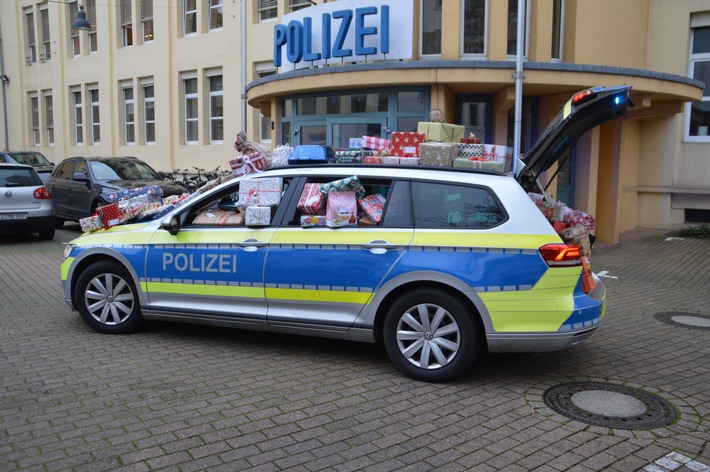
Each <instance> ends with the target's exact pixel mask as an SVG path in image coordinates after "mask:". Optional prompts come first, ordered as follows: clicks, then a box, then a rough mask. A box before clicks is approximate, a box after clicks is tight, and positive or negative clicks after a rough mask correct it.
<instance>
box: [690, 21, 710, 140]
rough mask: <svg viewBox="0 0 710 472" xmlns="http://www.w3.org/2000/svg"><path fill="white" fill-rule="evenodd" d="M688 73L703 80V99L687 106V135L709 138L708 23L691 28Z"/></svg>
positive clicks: (709, 36) (709, 29)
mask: <svg viewBox="0 0 710 472" xmlns="http://www.w3.org/2000/svg"><path fill="white" fill-rule="evenodd" d="M692 32H693V37H692V45H691V52H690V75H691V77H693V78H694V79H697V80H701V81H703V82H705V89H704V90H703V99H702V101H700V102H694V103H690V104H688V106H687V109H688V110H689V111H688V117H687V118H686V121H687V122H688V124H689V125H688V136H689V137H696V136H697V137H699V138H700V139H699V140H701V141H705V140H710V138H708V136H710V25H708V26H702V27H699V28H693V30H692Z"/></svg>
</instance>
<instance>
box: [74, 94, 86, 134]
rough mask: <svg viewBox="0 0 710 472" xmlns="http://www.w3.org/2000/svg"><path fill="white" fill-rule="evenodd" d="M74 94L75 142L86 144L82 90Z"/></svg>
mask: <svg viewBox="0 0 710 472" xmlns="http://www.w3.org/2000/svg"><path fill="white" fill-rule="evenodd" d="M72 94H73V95H74V144H76V145H77V146H79V145H81V144H84V119H83V114H84V110H83V107H82V104H81V92H80V91H78V90H75V91H73V92H72Z"/></svg>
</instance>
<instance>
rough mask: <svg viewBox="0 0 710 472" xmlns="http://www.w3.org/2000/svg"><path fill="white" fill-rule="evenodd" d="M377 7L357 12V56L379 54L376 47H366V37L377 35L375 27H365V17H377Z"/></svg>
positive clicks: (357, 10) (361, 9)
mask: <svg viewBox="0 0 710 472" xmlns="http://www.w3.org/2000/svg"><path fill="white" fill-rule="evenodd" d="M376 14H377V7H367V8H358V9H356V10H355V55H356V56H365V55H368V54H377V48H376V47H374V46H368V47H365V36H367V35H371V34H377V28H376V27H375V26H365V16H367V15H376Z"/></svg>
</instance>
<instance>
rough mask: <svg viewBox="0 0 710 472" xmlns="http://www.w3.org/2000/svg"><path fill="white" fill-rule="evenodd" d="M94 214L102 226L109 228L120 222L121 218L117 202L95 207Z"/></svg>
mask: <svg viewBox="0 0 710 472" xmlns="http://www.w3.org/2000/svg"><path fill="white" fill-rule="evenodd" d="M96 214H97V215H98V216H99V219H100V220H101V224H102V225H103V226H104V228H110V227H112V226H116V225H119V224H121V219H122V216H123V214H122V213H121V210H120V209H119V208H118V203H110V204H108V205H104V206H100V207H98V208H97V209H96Z"/></svg>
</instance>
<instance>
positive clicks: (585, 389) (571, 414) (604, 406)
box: [545, 382, 676, 429]
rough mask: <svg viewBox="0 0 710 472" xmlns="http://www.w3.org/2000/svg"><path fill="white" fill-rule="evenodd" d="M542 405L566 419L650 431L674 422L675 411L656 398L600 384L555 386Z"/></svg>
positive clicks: (651, 395) (630, 389) (649, 394)
mask: <svg viewBox="0 0 710 472" xmlns="http://www.w3.org/2000/svg"><path fill="white" fill-rule="evenodd" d="M545 403H547V405H548V406H549V407H550V408H552V409H553V410H555V411H556V412H557V413H559V414H561V415H563V416H566V417H567V418H570V419H573V420H577V421H580V422H582V423H587V424H591V425H594V426H603V427H607V428H613V429H653V428H658V427H661V426H667V425H669V424H671V423H673V422H674V421H675V419H676V412H675V408H673V406H672V405H671V404H670V403H668V402H667V401H665V400H663V399H662V398H660V397H657V396H656V395H653V394H651V393H648V392H644V391H643V390H639V389H636V388H630V387H624V386H622V385H614V384H607V383H600V382H572V383H566V384H560V385H557V386H555V387H552V388H550V389H549V390H548V391H547V392H545Z"/></svg>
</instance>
